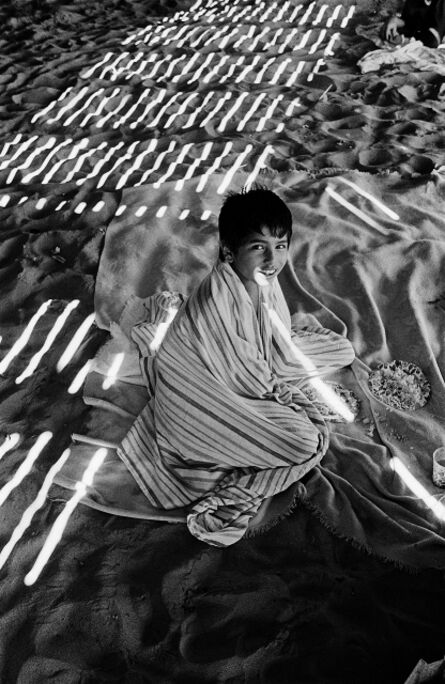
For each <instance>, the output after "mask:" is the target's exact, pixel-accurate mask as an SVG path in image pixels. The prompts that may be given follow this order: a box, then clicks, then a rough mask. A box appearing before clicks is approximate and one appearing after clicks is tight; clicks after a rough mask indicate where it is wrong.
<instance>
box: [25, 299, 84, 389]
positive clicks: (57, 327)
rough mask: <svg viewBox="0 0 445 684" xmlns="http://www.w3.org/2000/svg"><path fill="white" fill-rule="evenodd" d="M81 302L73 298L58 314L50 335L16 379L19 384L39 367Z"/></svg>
mask: <svg viewBox="0 0 445 684" xmlns="http://www.w3.org/2000/svg"><path fill="white" fill-rule="evenodd" d="M79 304H80V301H79V300H78V299H73V300H72V301H71V302H69V303H68V304H67V305H66V307H65V309H64V310H63V312H62V313H61V314H60V316H58V318H57V319H56V322H55V323H54V325H53V327H52V328H51V330H50V331H49V334H48V337H47V338H46V340H45V342H44V343H43V345H42V347H41V349H40V350H39V351H38V352H37V353H36V354H34V356H33V357H32V359H31V361H30V362H29V364H28V365H27V367H26V368H25V370H24V371H23V373H21V374H20V375H19V376H18V377H17V378H16V380H15V382H16V384H17V385H20V383H22V382H23V380H25V379H26V378H29V377H30V376H31V375H32V374H33V373H34V371H35V370H36V369H37V367H38V365H39V363H40V361H41V360H42V358H43V356H44V355H45V354H46V352H47V351H49V349H50V348H51V347H52V345H53V344H54V341H55V339H56V337H57V335H58V334H59V332H60V331H61V330H62V328H63V326H64V325H65V323H66V321H67V320H68V317H69V316H70V314H71V312H72V311H74V309H76V308H77V307H78V306H79Z"/></svg>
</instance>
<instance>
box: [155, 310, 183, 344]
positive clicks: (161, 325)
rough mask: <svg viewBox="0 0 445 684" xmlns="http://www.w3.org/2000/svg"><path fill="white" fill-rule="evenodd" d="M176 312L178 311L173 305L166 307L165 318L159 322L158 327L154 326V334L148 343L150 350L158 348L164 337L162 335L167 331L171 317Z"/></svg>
mask: <svg viewBox="0 0 445 684" xmlns="http://www.w3.org/2000/svg"><path fill="white" fill-rule="evenodd" d="M177 313H178V309H177V308H175V307H173V306H169V307H168V309H167V318H166V320H165V321H162V323H159V325H158V327H157V328H156V332H155V335H154V337H153V339H152V341H151V342H150V344H149V347H150V351H157V350H158V349H159V347H160V345H161V342H162V340H163V339H164V337H165V335H166V333H167V330H168V328H169V327H170V324H171V322H172V321H173V319H174V317H175V316H176V314H177Z"/></svg>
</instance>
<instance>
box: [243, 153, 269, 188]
mask: <svg viewBox="0 0 445 684" xmlns="http://www.w3.org/2000/svg"><path fill="white" fill-rule="evenodd" d="M273 151H274V150H273V147H272V145H266V147H265V148H264V150H263V151H262V153H261V154H260V156H259V157H258V160H257V163H256V164H255V167H254V169H253V171H252V173H251V174H250V175H249V177H248V178H247V180H246V182H245V188H246V189H247V190H249V188H250V186H251V185H252V183H254V182H255V179H256V177H257V176H258V173H259V172H260V169H262V168H263V166H264V162H265V161H266V159H267V157H268V156H269V154H272V152H273Z"/></svg>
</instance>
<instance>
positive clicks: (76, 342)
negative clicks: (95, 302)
mask: <svg viewBox="0 0 445 684" xmlns="http://www.w3.org/2000/svg"><path fill="white" fill-rule="evenodd" d="M94 319H95V314H94V313H92V314H90V315H89V316H87V317H86V318H85V320H84V321H83V323H81V325H80V326H79V327H78V329H77V330H76V332H75V333H74V335H73V339H72V340H71V342H69V343H68V345H67V347H66V349H65V351H64V352H63V354H62V356H61V357H60V359H59V360H58V362H57V365H56V369H57V372H58V373H60V372H61V371H62V370H63V369H64V368H65V367H66V366H67V365H68V364H69V362H70V361H71V359H72V358H73V356H74V354H75V353H76V351H77V350H78V348H79V347H80V345H81V344H82V342H83V340H84V338H85V337H86V335H87V333H88V331H89V329H90V328H91V326H92V325H93V323H94Z"/></svg>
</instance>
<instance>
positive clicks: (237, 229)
mask: <svg viewBox="0 0 445 684" xmlns="http://www.w3.org/2000/svg"><path fill="white" fill-rule="evenodd" d="M262 227H267V228H269V230H270V232H271V233H272V235H274V236H275V237H278V238H281V237H284V236H286V237H287V241H288V243H289V242H290V239H291V236H292V214H291V212H290V210H289V208H288V207H287V206H286V205H285V203H284V202H283V200H282V199H280V198H279V197H278V195H276V194H275V193H274V192H272V190H269V189H268V188H266V187H264V186H261V185H255V186H254V187H252V188H251V189H250V190H245V189H244V188H243V190H242V191H241V192H231V193H229V194H228V195H227V196H226V199H225V201H224V203H223V205H222V207H221V211H220V212H219V218H218V229H219V239H220V242H221V243H224V245H226V246H227V247H229V248H230V249H231V250H233V251H236V250H237V249H238V248H239V247H240V246H241V245H242V244H243V243H244V242H245V241H246V239H247V236H248V235H249V234H250V233H260V232H261V228H262ZM219 257H220V259H223V254H222V250H221V248H220V250H219Z"/></svg>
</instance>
